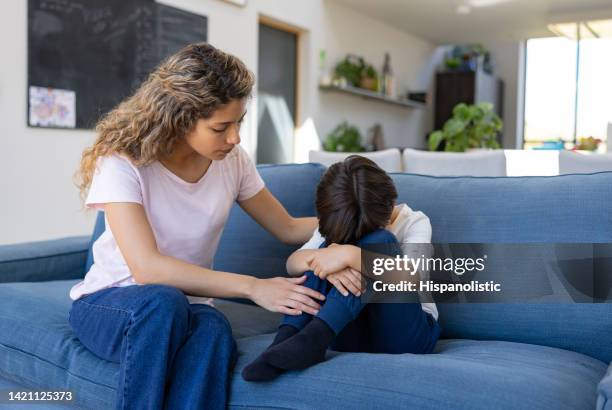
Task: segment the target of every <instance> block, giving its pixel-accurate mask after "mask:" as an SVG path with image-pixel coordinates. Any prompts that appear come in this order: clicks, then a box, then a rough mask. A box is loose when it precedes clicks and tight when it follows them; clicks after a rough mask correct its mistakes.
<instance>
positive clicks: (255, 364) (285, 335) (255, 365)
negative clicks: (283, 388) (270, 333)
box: [242, 325, 299, 382]
mask: <svg viewBox="0 0 612 410" xmlns="http://www.w3.org/2000/svg"><path fill="white" fill-rule="evenodd" d="M298 331H299V330H298V329H297V328H295V327H293V326H290V325H282V326H281V327H279V328H278V332H276V336H275V337H274V340H273V341H272V344H271V345H270V346H269V347H268V349H269V348H270V347H272V346H275V345H277V344H279V343H281V342H284V341H285V340H287V339H289V338H290V337H291V336H293V335H295V334H296V333H297V332H298ZM282 372H283V369H279V368H278V367H274V366H272V365H271V364H268V362H266V361H265V360H264V359H263V358H262V355H259V357H258V358H257V359H255V360H254V361H252V362H251V363H250V364H248V365H247V366H245V367H244V369H242V378H243V379H244V380H246V381H249V382H265V381H268V380H272V379H274V378H276V377H278V376H279V375H280V374H281V373H282Z"/></svg>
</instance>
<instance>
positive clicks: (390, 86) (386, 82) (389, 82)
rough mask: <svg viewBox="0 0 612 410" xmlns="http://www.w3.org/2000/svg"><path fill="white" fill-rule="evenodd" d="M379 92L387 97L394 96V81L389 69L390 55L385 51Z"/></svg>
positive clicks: (391, 71)
mask: <svg viewBox="0 0 612 410" xmlns="http://www.w3.org/2000/svg"><path fill="white" fill-rule="evenodd" d="M381 92H382V93H383V94H384V95H386V96H387V97H395V83H394V80H393V70H392V69H391V55H389V53H385V63H384V64H383V69H382V89H381Z"/></svg>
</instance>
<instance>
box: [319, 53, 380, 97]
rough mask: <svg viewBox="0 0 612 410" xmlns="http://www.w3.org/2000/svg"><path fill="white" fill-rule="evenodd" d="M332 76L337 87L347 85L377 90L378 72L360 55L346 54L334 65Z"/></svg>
mask: <svg viewBox="0 0 612 410" xmlns="http://www.w3.org/2000/svg"><path fill="white" fill-rule="evenodd" d="M334 76H335V81H334V82H333V84H334V85H337V86H339V87H345V86H347V85H348V86H352V87H358V88H363V89H365V90H370V91H378V87H379V85H378V72H377V71H376V69H375V68H374V67H373V66H372V65H371V64H367V63H366V62H365V60H364V59H363V58H362V57H359V56H356V55H354V54H348V55H347V56H346V57H345V58H344V59H343V60H342V61H340V62H339V63H338V64H337V65H336V68H335V70H334ZM343 79H344V81H343ZM344 82H345V83H344ZM323 85H325V84H323Z"/></svg>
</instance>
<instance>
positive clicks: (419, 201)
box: [393, 172, 612, 362]
mask: <svg viewBox="0 0 612 410" xmlns="http://www.w3.org/2000/svg"><path fill="white" fill-rule="evenodd" d="M393 179H394V181H395V183H396V186H397V189H398V194H399V201H402V202H407V203H408V204H409V205H410V206H411V207H412V208H413V209H416V210H421V211H423V212H425V214H427V216H429V218H430V220H431V225H432V230H433V239H432V240H433V242H436V243H445V242H449V243H612V213H610V204H611V203H612V172H602V173H597V174H591V175H563V176H552V177H499V178H487V177H480V178H476V177H430V176H422V175H412V174H394V175H393ZM508 263H511V261H509V262H508ZM438 309H439V311H440V322H441V325H442V329H443V337H445V338H465V339H493V340H507V341H513V342H523V343H533V344H541V345H546V346H552V347H559V348H564V349H569V350H573V351H576V352H580V353H584V354H588V355H590V356H593V357H595V358H598V359H600V360H603V361H605V362H610V361H612V304H589V303H579V304H550V305H544V304H537V305H536V304H518V303H516V304H475V303H471V304H446V305H444V304H440V305H439V306H438Z"/></svg>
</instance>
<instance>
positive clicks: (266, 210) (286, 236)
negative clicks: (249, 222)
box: [239, 188, 318, 245]
mask: <svg viewBox="0 0 612 410" xmlns="http://www.w3.org/2000/svg"><path fill="white" fill-rule="evenodd" d="M239 205H240V207H241V208H242V209H244V211H245V212H246V213H247V214H249V215H250V216H251V218H253V219H254V220H255V221H256V222H257V223H258V224H259V225H261V226H262V227H263V228H264V229H265V230H267V231H268V232H270V233H271V234H272V235H274V236H275V237H276V238H277V239H278V240H279V241H281V242H283V243H285V244H287V245H300V244H303V243H305V242H306V241H307V240H308V239H309V238H310V236H311V235H312V232H313V231H314V230H315V228H316V227H317V224H318V221H317V218H315V217H309V218H293V217H292V216H291V215H289V213H288V212H287V210H286V209H285V208H284V207H283V205H282V204H281V203H280V202H279V201H278V199H276V198H275V197H274V195H272V193H271V192H270V191H268V189H267V188H264V189H262V190H261V191H259V192H258V193H257V194H255V195H254V196H252V197H251V198H249V199H247V200H245V201H241V202H239Z"/></svg>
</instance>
